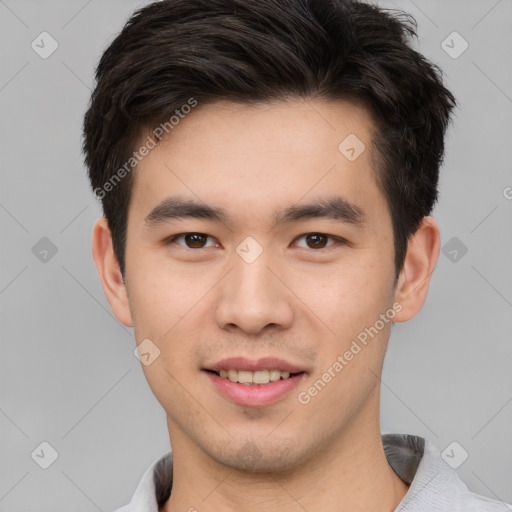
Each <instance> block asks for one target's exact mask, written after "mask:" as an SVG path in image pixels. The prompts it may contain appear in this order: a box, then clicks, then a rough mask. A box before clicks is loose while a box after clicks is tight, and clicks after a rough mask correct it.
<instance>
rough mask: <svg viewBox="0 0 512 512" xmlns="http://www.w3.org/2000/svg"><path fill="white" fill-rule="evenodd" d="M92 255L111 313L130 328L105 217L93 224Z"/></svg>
mask: <svg viewBox="0 0 512 512" xmlns="http://www.w3.org/2000/svg"><path fill="white" fill-rule="evenodd" d="M92 255H93V257H94V261H95V263H96V268H97V269H98V274H99V276H100V280H101V286H102V287H103V291H104V292H105V295H106V296H107V300H108V302H109V304H110V307H111V308H112V312H113V313H114V315H115V317H116V318H117V319H118V320H119V321H120V322H121V323H122V324H124V325H126V326H128V327H132V326H133V322H132V315H131V312H130V306H129V301H128V294H127V292H126V285H125V283H124V280H123V276H122V274H121V269H120V267H119V263H118V261H117V258H116V255H115V253H114V246H113V244H112V233H111V231H110V228H109V226H108V222H107V219H106V218H105V217H102V218H100V219H98V220H97V221H96V223H95V224H94V228H93V235H92Z"/></svg>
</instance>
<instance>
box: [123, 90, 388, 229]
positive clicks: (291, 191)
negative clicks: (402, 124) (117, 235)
mask: <svg viewBox="0 0 512 512" xmlns="http://www.w3.org/2000/svg"><path fill="white" fill-rule="evenodd" d="M373 129H374V125H373V122H372V118H371V115H370V114H369V112H368V111H367V110H366V109H365V108H364V107H363V106H362V105H360V104H356V103H352V102H346V101H319V100H308V101H307V100H303V99H294V100H287V101H275V102H271V103H261V104H254V105H248V104H238V103H232V102H226V101H222V102H215V103H212V104H205V105H201V104H199V105H198V106H197V107H195V109H194V110H193V111H192V112H191V113H190V114H188V115H186V116H183V118H181V119H180V121H179V123H178V124H176V125H174V127H173V128H172V130H171V131H170V133H169V135H168V136H167V137H166V138H165V139H164V140H163V141H162V142H161V143H160V144H159V145H158V146H157V147H156V148H155V149H152V150H151V151H150V153H149V154H148V155H147V156H146V157H145V158H144V159H143V160H142V161H141V162H140V163H139V164H138V166H137V168H136V170H135V176H134V177H135V180H134V188H133V191H132V201H133V203H134V207H135V208H142V210H145V211H141V214H146V215H147V213H148V208H150V207H151V208H153V207H154V206H155V204H157V203H158V202H160V201H161V200H163V199H165V197H166V196H170V195H176V194H180V195H181V196H184V197H189V198H191V199H195V200H198V201H203V202H207V203H208V204H217V205H219V206H220V205H223V206H224V207H225V208H224V209H237V208H238V212H239V213H240V214H241V215H242V216H244V215H245V217H246V218H247V220H249V219H250V217H251V212H254V211H256V210H258V211H259V212H264V211H267V212H268V216H269V219H270V218H273V219H275V215H274V213H275V210H276V208H275V207H276V205H278V204H282V203H283V202H285V203H297V202H299V201H301V199H304V200H305V199H309V200H311V199H314V198H315V197H320V196H326V195H332V194H333V193H337V194H338V193H339V194H341V195H342V196H344V197H346V198H347V199H350V202H351V203H353V204H357V203H359V202H363V203H367V206H366V207H367V208H375V207H379V208H382V207H383V206H384V207H385V205H384V203H383V197H378V196H382V194H381V193H380V190H379V188H378V186H377V181H376V173H375V168H374V164H373V158H372V156H373V155H372V147H371V140H372V139H371V137H372V131H373ZM145 136H146V135H145Z"/></svg>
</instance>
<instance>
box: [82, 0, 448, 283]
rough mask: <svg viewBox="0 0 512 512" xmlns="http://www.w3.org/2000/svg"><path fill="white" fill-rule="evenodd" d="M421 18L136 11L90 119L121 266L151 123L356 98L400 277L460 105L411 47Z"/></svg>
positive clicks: (316, 7)
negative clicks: (213, 111)
mask: <svg viewBox="0 0 512 512" xmlns="http://www.w3.org/2000/svg"><path fill="white" fill-rule="evenodd" d="M416 29H417V26H416V21H415V20H414V18H413V17H412V16H410V15H408V14H406V13H404V12H403V11H400V10H394V9H393V10H392V9H384V8H382V7H379V6H377V5H374V4H370V3H365V2H360V1H354V0H193V1H191V0H163V1H159V2H155V3H152V4H149V5H147V6H145V7H143V8H141V9H139V10H138V11H136V12H135V13H134V14H133V16H132V17H131V18H130V19H129V20H128V21H127V23H126V25H125V26H124V28H123V29H122V31H121V32H120V33H119V35H117V37H116V38H115V39H114V41H113V42H112V43H111V44H110V46H109V47H108V48H107V49H106V50H105V52H104V54H103V55H102V57H101V60H100V62H99V64H98V67H97V69H96V85H95V89H94V91H93V93H92V96H91V102H90V105H89V108H88V110H87V112H86V114H85V118H84V124H83V135H84V137H83V152H84V154H85V162H86V165H87V167H88V173H89V178H90V181H91V185H92V188H93V190H94V192H95V195H96V196H97V197H98V198H100V199H101V201H102V207H103V213H104V215H105V217H106V218H107V220H108V224H109V227H110V229H111V232H112V239H113V247H114V251H115V254H116V257H117V260H118V262H119V265H120V269H121V273H122V275H123V277H124V273H125V249H126V231H127V213H128V206H129V201H130V195H131V189H132V185H133V173H132V172H130V171H131V170H132V169H134V168H135V167H136V163H137V159H136V158H134V151H135V150H136V149H137V147H136V145H137V144H139V145H140V140H141V137H142V136H143V134H144V133H147V130H148V127H155V126H158V125H160V126H161V127H163V128H165V131H166V133H170V129H172V127H173V126H174V124H175V122H176V121H173V118H174V119H178V114H179V117H182V112H185V113H186V110H185V106H187V108H188V110H189V111H190V109H191V107H190V105H192V106H194V105H196V104H198V103H199V104H205V103H211V102H215V101H218V100H230V101H235V102H242V103H254V102H268V101H272V100H280V99H285V98H290V97H292V98H293V97H297V98H305V99H312V98H318V99H326V100H349V101H357V102H359V103H361V104H363V105H364V106H365V107H366V108H367V109H368V111H369V112H370V113H371V115H372V119H373V120H374V125H375V127H374V129H375V131H374V136H373V138H372V141H371V142H372V146H373V148H374V154H375V155H376V160H375V163H376V166H377V172H376V175H377V179H378V182H379V184H380V186H381V187H382V189H383V192H384V194H385V196H386V200H387V204H388V206H389V211H390V215H391V219H392V223H393V233H394V247H395V270H396V275H397V276H398V274H399V272H400V270H401V268H402V266H403V261H404V258H405V254H406V252H407V243H408V240H409V238H410V236H411V235H412V234H413V233H414V232H415V231H416V230H417V229H418V226H419V224H420V222H421V220H422V218H423V217H424V216H426V215H429V214H430V212H431V211H432V208H433V206H434V204H435V202H436V200H437V194H438V192H437V186H438V178H439V167H440V165H441V163H442V160H443V157H444V135H445V131H446V128H447V125H448V123H449V121H450V113H451V111H452V109H453V108H454V107H455V106H456V101H455V98H454V96H453V95H452V93H451V92H450V91H449V90H448V89H446V88H445V86H444V85H443V82H442V72H441V70H440V69H439V67H438V66H436V65H435V64H433V63H431V62H429V61H428V60H427V59H426V58H425V57H424V56H423V55H421V54H420V53H418V52H417V51H415V50H414V49H413V48H412V47H411V46H410V44H409V40H410V39H411V38H412V37H416V36H417V34H416ZM178 122H179V120H178ZM162 133H163V130H162V129H160V131H159V132H155V131H153V134H154V135H156V138H157V139H160V138H161V134H162ZM149 139H150V137H148V147H150V146H149V143H150V140H149ZM151 142H153V143H154V140H153V139H152V141H151ZM340 142H341V141H340ZM137 158H138V154H137ZM127 162H130V163H129V165H127ZM123 169H124V171H123ZM205 172H207V170H206V171H205Z"/></svg>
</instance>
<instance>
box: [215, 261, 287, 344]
mask: <svg viewBox="0 0 512 512" xmlns="http://www.w3.org/2000/svg"><path fill="white" fill-rule="evenodd" d="M280 274H282V272H281V273H280V272H279V270H278V266H276V265H275V264H272V262H271V261H269V259H268V258H267V257H266V256H265V252H263V254H261V255H260V256H259V257H258V259H257V260H256V261H254V262H252V263H247V262H246V261H244V260H243V259H242V258H240V257H238V256H237V255H236V256H235V259H234V267H233V269H232V270H231V271H230V272H229V273H228V275H227V276H226V278H225V279H223V280H222V281H221V283H220V286H219V289H218V293H219V297H218V303H217V308H216V311H215V318H216V322H217V325H218V326H219V327H220V328H221V329H227V330H233V329H236V328H239V329H241V330H242V331H244V332H246V333H250V334H260V333H262V332H263V331H264V330H265V329H266V330H268V329H272V328H273V329H284V328H288V327H290V326H291V324H292V321H293V314H294V310H293V307H292V306H293V302H292V301H293V293H292V292H291V291H290V290H289V289H288V288H287V286H286V284H284V282H286V280H285V279H283V276H281V275H280ZM283 281H284V282H283Z"/></svg>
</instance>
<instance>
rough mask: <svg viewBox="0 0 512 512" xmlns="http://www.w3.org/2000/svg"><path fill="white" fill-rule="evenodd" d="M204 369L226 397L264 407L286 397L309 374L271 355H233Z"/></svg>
mask: <svg viewBox="0 0 512 512" xmlns="http://www.w3.org/2000/svg"><path fill="white" fill-rule="evenodd" d="M202 370H203V373H204V374H205V375H206V376H207V377H209V381H210V382H211V384H213V386H214V389H215V390H216V391H217V392H218V393H220V395H221V396H222V397H223V398H225V399H228V400H229V401H230V402H234V403H235V404H237V405H242V406H245V407H264V406H267V405H271V404H272V403H275V402H277V401H278V400H280V399H284V398H286V396H287V395H289V393H290V392H291V390H292V389H294V388H295V387H296V386H298V385H299V383H300V382H301V381H303V379H305V378H306V376H307V371H306V370H303V369H302V368H300V367H298V366H296V365H293V364H290V363H288V362H286V361H284V360H282V359H276V358H271V357H266V358H261V359H258V360H256V361H254V360H248V359H246V358H244V357H233V358H228V359H223V360H222V361H219V362H218V363H215V364H212V365H209V367H207V368H202Z"/></svg>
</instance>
